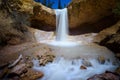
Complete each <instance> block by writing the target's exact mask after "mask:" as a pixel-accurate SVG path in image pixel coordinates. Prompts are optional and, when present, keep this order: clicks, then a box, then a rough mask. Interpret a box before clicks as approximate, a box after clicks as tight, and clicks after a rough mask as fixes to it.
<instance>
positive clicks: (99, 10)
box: [68, 0, 116, 28]
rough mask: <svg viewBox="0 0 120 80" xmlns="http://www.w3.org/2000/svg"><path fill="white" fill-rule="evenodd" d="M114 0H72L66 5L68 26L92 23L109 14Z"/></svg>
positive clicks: (114, 2) (113, 5)
mask: <svg viewBox="0 0 120 80" xmlns="http://www.w3.org/2000/svg"><path fill="white" fill-rule="evenodd" d="M115 4H116V0H73V1H72V2H71V4H69V6H68V11H69V23H70V27H72V28H74V27H79V26H80V25H82V24H92V23H95V22H97V21H98V20H100V19H102V18H104V17H106V16H110V15H111V14H112V9H113V8H114V7H115Z"/></svg>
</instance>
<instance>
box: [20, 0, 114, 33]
mask: <svg viewBox="0 0 120 80" xmlns="http://www.w3.org/2000/svg"><path fill="white" fill-rule="evenodd" d="M18 1H19V0H18ZM20 2H21V5H19V10H18V11H19V12H21V13H26V14H27V15H29V17H30V19H29V20H30V23H31V26H32V27H35V28H38V29H43V30H53V29H55V26H56V25H55V23H56V22H55V20H56V18H55V11H54V10H53V9H50V8H47V7H45V6H44V5H42V4H40V3H37V2H34V1H33V0H21V1H20ZM115 4H116V0H96V1H94V0H77V1H76V0H73V1H72V2H71V3H70V4H69V6H68V7H67V8H68V14H69V24H70V28H76V27H80V29H81V31H82V29H83V27H85V29H84V30H85V31H87V30H88V28H89V30H91V31H97V28H99V29H103V28H104V27H108V26H109V24H110V25H111V24H112V23H114V20H113V18H109V17H108V16H110V17H111V15H112V9H113V8H114V7H115ZM105 17H107V18H106V19H108V20H104V19H103V18H105ZM100 20H101V21H102V22H100ZM109 20H112V21H111V22H109ZM104 22H107V25H105V24H104ZM96 23H98V25H97V26H95V25H91V24H96ZM87 24H88V25H91V26H90V27H88V25H87ZM103 24H104V25H103ZM100 25H102V26H100ZM86 26H87V27H86ZM93 26H94V28H93ZM103 26H104V27H103ZM96 27H97V28H96ZM80 29H79V32H80ZM86 29H87V30H86Z"/></svg>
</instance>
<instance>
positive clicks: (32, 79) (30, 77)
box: [22, 69, 44, 80]
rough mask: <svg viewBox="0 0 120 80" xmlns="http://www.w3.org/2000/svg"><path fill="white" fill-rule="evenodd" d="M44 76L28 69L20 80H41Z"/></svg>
mask: <svg viewBox="0 0 120 80" xmlns="http://www.w3.org/2000/svg"><path fill="white" fill-rule="evenodd" d="M43 76H44V74H43V73H42V72H40V71H39V72H38V71H34V70H32V69H28V72H27V73H26V74H25V75H24V76H22V80H37V79H39V78H42V77H43Z"/></svg>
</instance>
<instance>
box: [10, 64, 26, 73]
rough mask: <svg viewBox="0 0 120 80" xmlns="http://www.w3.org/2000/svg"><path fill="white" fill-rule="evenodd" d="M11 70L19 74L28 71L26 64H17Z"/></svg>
mask: <svg viewBox="0 0 120 80" xmlns="http://www.w3.org/2000/svg"><path fill="white" fill-rule="evenodd" d="M11 72H12V73H16V74H19V75H22V74H25V73H27V67H26V64H19V65H17V66H15V67H14V68H13V69H12V70H11Z"/></svg>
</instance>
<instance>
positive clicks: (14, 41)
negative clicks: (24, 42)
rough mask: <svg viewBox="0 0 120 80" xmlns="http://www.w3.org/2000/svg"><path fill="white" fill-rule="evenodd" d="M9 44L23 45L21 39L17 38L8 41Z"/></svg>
mask: <svg viewBox="0 0 120 80" xmlns="http://www.w3.org/2000/svg"><path fill="white" fill-rule="evenodd" d="M7 43H8V44H10V45H16V44H20V43H21V39H20V38H17V37H13V38H11V39H10V40H9V41H7Z"/></svg>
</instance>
